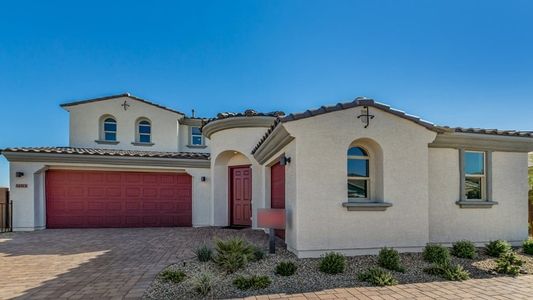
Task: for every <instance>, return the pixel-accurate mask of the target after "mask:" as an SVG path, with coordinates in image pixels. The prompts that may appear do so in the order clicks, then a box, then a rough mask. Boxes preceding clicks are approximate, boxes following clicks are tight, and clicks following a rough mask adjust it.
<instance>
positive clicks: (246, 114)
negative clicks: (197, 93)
mask: <svg viewBox="0 0 533 300" xmlns="http://www.w3.org/2000/svg"><path fill="white" fill-rule="evenodd" d="M284 115H285V113H284V112H282V111H272V112H266V113H262V112H257V111H255V110H253V109H247V110H245V111H244V112H240V113H236V112H221V113H218V114H217V116H216V117H215V118H210V119H207V120H206V121H204V126H205V125H207V123H209V122H212V121H216V120H221V119H229V118H238V117H276V118H278V117H282V116H284Z"/></svg>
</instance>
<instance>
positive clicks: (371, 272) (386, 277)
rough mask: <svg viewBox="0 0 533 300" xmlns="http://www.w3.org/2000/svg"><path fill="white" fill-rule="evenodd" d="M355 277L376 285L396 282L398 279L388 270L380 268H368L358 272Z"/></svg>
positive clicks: (394, 283)
mask: <svg viewBox="0 0 533 300" xmlns="http://www.w3.org/2000/svg"><path fill="white" fill-rule="evenodd" d="M357 279H359V280H361V281H366V282H368V283H370V284H372V285H377V286H386V285H396V284H398V280H396V278H394V276H392V274H391V273H390V272H388V271H385V270H383V269H380V268H370V269H368V270H366V271H365V272H362V273H359V274H358V275H357Z"/></svg>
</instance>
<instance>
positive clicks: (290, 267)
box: [276, 261, 298, 276]
mask: <svg viewBox="0 0 533 300" xmlns="http://www.w3.org/2000/svg"><path fill="white" fill-rule="evenodd" d="M297 268H298V267H296V264H294V263H293V262H292V261H282V262H280V263H279V264H278V265H277V266H276V274H278V275H281V276H291V275H294V273H296V269H297Z"/></svg>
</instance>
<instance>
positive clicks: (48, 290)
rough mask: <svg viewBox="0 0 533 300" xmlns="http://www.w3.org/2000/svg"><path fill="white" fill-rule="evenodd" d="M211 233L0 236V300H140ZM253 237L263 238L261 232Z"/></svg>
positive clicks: (96, 231)
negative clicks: (163, 273)
mask: <svg viewBox="0 0 533 300" xmlns="http://www.w3.org/2000/svg"><path fill="white" fill-rule="evenodd" d="M215 234H216V235H225V234H230V233H228V232H227V231H224V230H220V229H214V228H199V229H198V228H196V229H195V228H125V229H47V230H43V231H37V232H26V233H22V232H21V233H9V234H2V235H0V299H10V298H20V299H22V298H31V299H39V298H42V299H44V298H46V299H57V298H60V297H63V298H71V299H81V298H83V299H86V298H98V299H107V298H123V297H127V298H129V297H131V298H139V297H141V296H142V294H143V292H144V290H145V289H146V288H147V287H148V285H149V284H150V283H151V282H152V280H153V279H154V278H155V276H156V275H157V273H159V271H161V270H162V269H163V268H164V267H165V266H167V265H169V264H171V263H174V262H176V261H177V260H178V259H181V258H188V257H191V256H193V255H194V254H193V252H192V251H191V249H195V248H196V247H197V246H198V245H200V244H202V243H203V241H205V240H207V239H209V240H210V239H212V238H213V236H214V235H215ZM253 235H254V236H258V237H259V238H261V237H262V236H263V235H262V234H261V233H258V232H255V233H254V234H253Z"/></svg>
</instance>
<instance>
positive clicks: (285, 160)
mask: <svg viewBox="0 0 533 300" xmlns="http://www.w3.org/2000/svg"><path fill="white" fill-rule="evenodd" d="M290 163H291V158H290V157H287V156H285V155H283V156H282V157H281V158H280V159H279V164H280V165H282V166H286V165H288V164H290Z"/></svg>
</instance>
